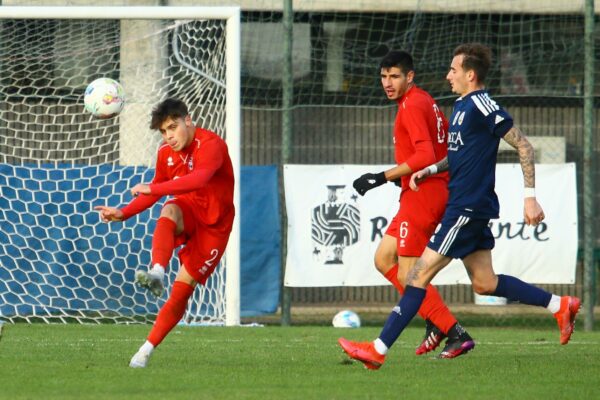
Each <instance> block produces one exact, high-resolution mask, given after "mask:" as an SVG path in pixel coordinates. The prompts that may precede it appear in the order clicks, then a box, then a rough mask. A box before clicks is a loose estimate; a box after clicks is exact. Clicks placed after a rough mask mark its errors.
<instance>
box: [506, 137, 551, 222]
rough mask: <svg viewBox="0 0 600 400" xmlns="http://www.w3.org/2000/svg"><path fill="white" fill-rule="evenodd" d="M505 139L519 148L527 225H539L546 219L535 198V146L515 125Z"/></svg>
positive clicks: (524, 212) (524, 214)
mask: <svg viewBox="0 0 600 400" xmlns="http://www.w3.org/2000/svg"><path fill="white" fill-rule="evenodd" d="M504 141H505V142H506V143H508V144H510V145H511V146H512V147H514V148H515V149H517V151H518V152H519V162H520V163H521V169H522V170H523V181H524V182H525V208H524V211H523V216H524V218H525V223H526V224H527V225H537V224H539V223H540V222H542V220H543V219H544V211H543V210H542V207H541V206H540V205H539V203H538V202H537V200H536V198H535V191H534V190H535V154H534V151H533V146H532V145H531V143H529V140H527V138H526V137H525V135H523V133H522V132H521V130H520V129H519V128H517V127H515V126H513V127H512V128H511V129H510V130H509V131H508V132H507V133H506V135H504Z"/></svg>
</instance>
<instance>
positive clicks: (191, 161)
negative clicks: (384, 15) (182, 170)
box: [188, 157, 194, 171]
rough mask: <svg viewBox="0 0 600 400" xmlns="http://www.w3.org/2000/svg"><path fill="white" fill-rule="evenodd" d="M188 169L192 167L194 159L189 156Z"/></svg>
mask: <svg viewBox="0 0 600 400" xmlns="http://www.w3.org/2000/svg"><path fill="white" fill-rule="evenodd" d="M188 169H189V170H190V171H191V170H193V169H194V159H193V158H192V157H190V160H189V161H188Z"/></svg>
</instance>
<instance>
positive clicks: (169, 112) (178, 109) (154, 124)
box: [150, 99, 189, 129]
mask: <svg viewBox="0 0 600 400" xmlns="http://www.w3.org/2000/svg"><path fill="white" fill-rule="evenodd" d="M188 115H189V111H188V108H187V105H186V104H185V103H184V102H183V101H181V100H179V99H166V100H163V101H161V102H160V103H158V104H157V105H156V107H154V109H153V110H152V119H151V121H150V129H160V126H161V125H162V124H163V122H165V121H166V120H167V119H168V118H172V119H177V118H185V117H187V116H188Z"/></svg>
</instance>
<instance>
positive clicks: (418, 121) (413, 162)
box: [394, 86, 448, 190]
mask: <svg viewBox="0 0 600 400" xmlns="http://www.w3.org/2000/svg"><path fill="white" fill-rule="evenodd" d="M397 102H398V113H397V114H396V121H395V123H394V147H395V157H396V164H397V165H400V164H402V163H406V164H407V165H408V166H409V167H410V169H412V171H413V172H417V171H419V170H421V169H423V168H425V167H427V166H429V165H431V164H434V163H436V162H438V161H440V160H442V159H443V158H444V157H446V155H447V154H448V145H447V140H448V121H447V120H446V117H445V116H444V114H443V113H442V112H441V110H440V109H439V108H438V106H437V104H436V103H435V100H433V98H432V97H431V96H430V95H429V93H427V92H426V91H424V90H423V89H421V88H419V87H417V86H413V87H411V88H410V89H409V90H408V91H407V92H406V93H404V96H402V97H401V98H400V99H398V100H397ZM435 178H437V179H444V180H445V181H446V182H447V181H448V173H447V172H443V173H440V174H437V175H433V176H432V177H429V178H427V179H426V180H425V181H424V182H423V183H426V182H427V181H428V180H430V179H435ZM409 182H410V175H406V176H403V177H402V190H409V187H408V184H409Z"/></svg>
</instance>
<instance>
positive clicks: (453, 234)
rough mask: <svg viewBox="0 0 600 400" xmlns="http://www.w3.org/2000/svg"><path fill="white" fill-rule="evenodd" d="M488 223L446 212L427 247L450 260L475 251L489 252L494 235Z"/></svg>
mask: <svg viewBox="0 0 600 400" xmlns="http://www.w3.org/2000/svg"><path fill="white" fill-rule="evenodd" d="M489 222H490V220H489V219H477V218H472V217H469V216H466V215H461V214H457V213H452V212H450V213H448V212H446V213H445V214H444V217H443V218H442V222H440V224H439V225H438V226H437V228H436V230H435V233H434V234H433V236H431V239H429V243H428V244H427V247H429V248H430V249H432V250H435V251H436V252H438V253H440V254H442V255H445V256H447V257H452V258H464V257H466V256H468V255H469V254H471V253H473V252H475V251H477V250H491V249H493V248H494V235H492V231H491V230H490V227H489Z"/></svg>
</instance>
